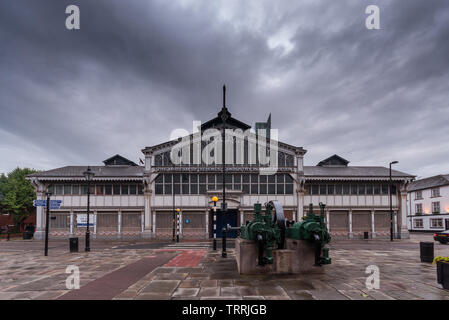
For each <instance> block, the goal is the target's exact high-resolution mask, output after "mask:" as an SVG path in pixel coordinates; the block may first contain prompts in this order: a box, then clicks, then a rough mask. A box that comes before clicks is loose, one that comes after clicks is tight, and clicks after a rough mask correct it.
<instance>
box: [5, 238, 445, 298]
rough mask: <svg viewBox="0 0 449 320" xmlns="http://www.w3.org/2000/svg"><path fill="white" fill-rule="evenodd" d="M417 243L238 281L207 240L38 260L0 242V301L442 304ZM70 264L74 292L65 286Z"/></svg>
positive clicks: (370, 248)
mask: <svg viewBox="0 0 449 320" xmlns="http://www.w3.org/2000/svg"><path fill="white" fill-rule="evenodd" d="M231 241H232V240H231ZM231 241H230V242H231ZM420 241H433V240H432V235H431V234H412V237H411V239H407V240H395V241H394V242H393V243H391V242H390V241H388V240H354V241H350V240H339V241H333V242H332V243H331V245H330V248H331V250H330V254H331V257H332V264H331V265H327V266H323V269H324V272H323V273H316V274H306V275H304V274H303V275H282V276H275V275H239V273H238V271H237V264H236V261H235V257H234V250H233V248H232V244H230V245H229V247H230V248H229V249H228V257H227V258H222V257H221V251H220V250H217V251H216V252H214V251H212V250H211V247H210V243H209V242H180V243H178V244H176V243H175V244H173V243H171V242H162V241H151V242H150V241H122V242H120V241H100V240H94V241H92V251H91V252H90V253H85V252H84V251H83V250H82V249H83V243H82V242H81V243H80V252H78V253H70V252H68V240H65V241H61V240H52V241H50V246H49V256H48V257H45V256H44V254H43V242H42V241H35V240H11V241H9V242H6V241H1V242H0V266H1V268H0V299H33V300H34V299H89V300H94V299H106V300H109V299H137V300H147V299H164V300H168V299H192V300H198V299H202V300H210V299H220V300H223V299H225V300H233V299H235V300H240V299H261V300H262V299H272V300H290V299H292V300H329V299H331V300H335V299H337V300H344V299H351V300H379V299H380V300H397V299H399V300H404V299H405V300H409V299H432V300H449V291H447V290H443V289H441V286H440V285H439V284H437V282H436V270H435V269H436V267H435V265H433V264H430V263H421V262H420V259H419V242H420ZM435 255H444V256H449V245H441V244H439V243H435ZM70 265H73V266H77V267H78V268H79V272H80V289H77V290H68V289H67V287H66V279H67V277H68V276H70V274H68V273H66V268H67V267H68V266H70ZM370 265H375V266H377V267H378V268H379V271H380V288H379V289H377V290H376V289H374V290H368V289H367V287H366V284H365V282H366V279H367V277H368V276H369V274H367V273H366V268H367V267H368V266H370Z"/></svg>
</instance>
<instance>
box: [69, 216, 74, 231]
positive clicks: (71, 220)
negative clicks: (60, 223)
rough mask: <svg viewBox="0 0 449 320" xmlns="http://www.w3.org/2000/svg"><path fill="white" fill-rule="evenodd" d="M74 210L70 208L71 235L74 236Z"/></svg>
mask: <svg viewBox="0 0 449 320" xmlns="http://www.w3.org/2000/svg"><path fill="white" fill-rule="evenodd" d="M73 226H74V224H73V210H70V226H69V230H70V231H69V237H70V238H71V237H73Z"/></svg>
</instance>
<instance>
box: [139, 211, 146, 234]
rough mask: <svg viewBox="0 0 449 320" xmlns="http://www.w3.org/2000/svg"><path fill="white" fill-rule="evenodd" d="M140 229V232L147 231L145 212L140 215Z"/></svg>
mask: <svg viewBox="0 0 449 320" xmlns="http://www.w3.org/2000/svg"><path fill="white" fill-rule="evenodd" d="M140 228H141V230H140V231H141V232H142V233H143V231H144V230H145V210H144V211H142V213H141V214H140Z"/></svg>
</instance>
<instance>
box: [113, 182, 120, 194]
mask: <svg viewBox="0 0 449 320" xmlns="http://www.w3.org/2000/svg"><path fill="white" fill-rule="evenodd" d="M112 191H113V193H114V195H119V194H120V185H119V184H114V185H113V187H112Z"/></svg>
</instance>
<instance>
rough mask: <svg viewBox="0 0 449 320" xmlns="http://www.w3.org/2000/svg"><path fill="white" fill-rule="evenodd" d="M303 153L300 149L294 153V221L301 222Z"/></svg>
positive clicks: (302, 211) (303, 179)
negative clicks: (295, 205)
mask: <svg viewBox="0 0 449 320" xmlns="http://www.w3.org/2000/svg"><path fill="white" fill-rule="evenodd" d="M304 153H305V151H304V150H303V149H302V148H297V150H296V151H295V164H296V179H297V181H296V204H297V208H296V221H301V218H302V216H303V215H304V183H305V178H304Z"/></svg>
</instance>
